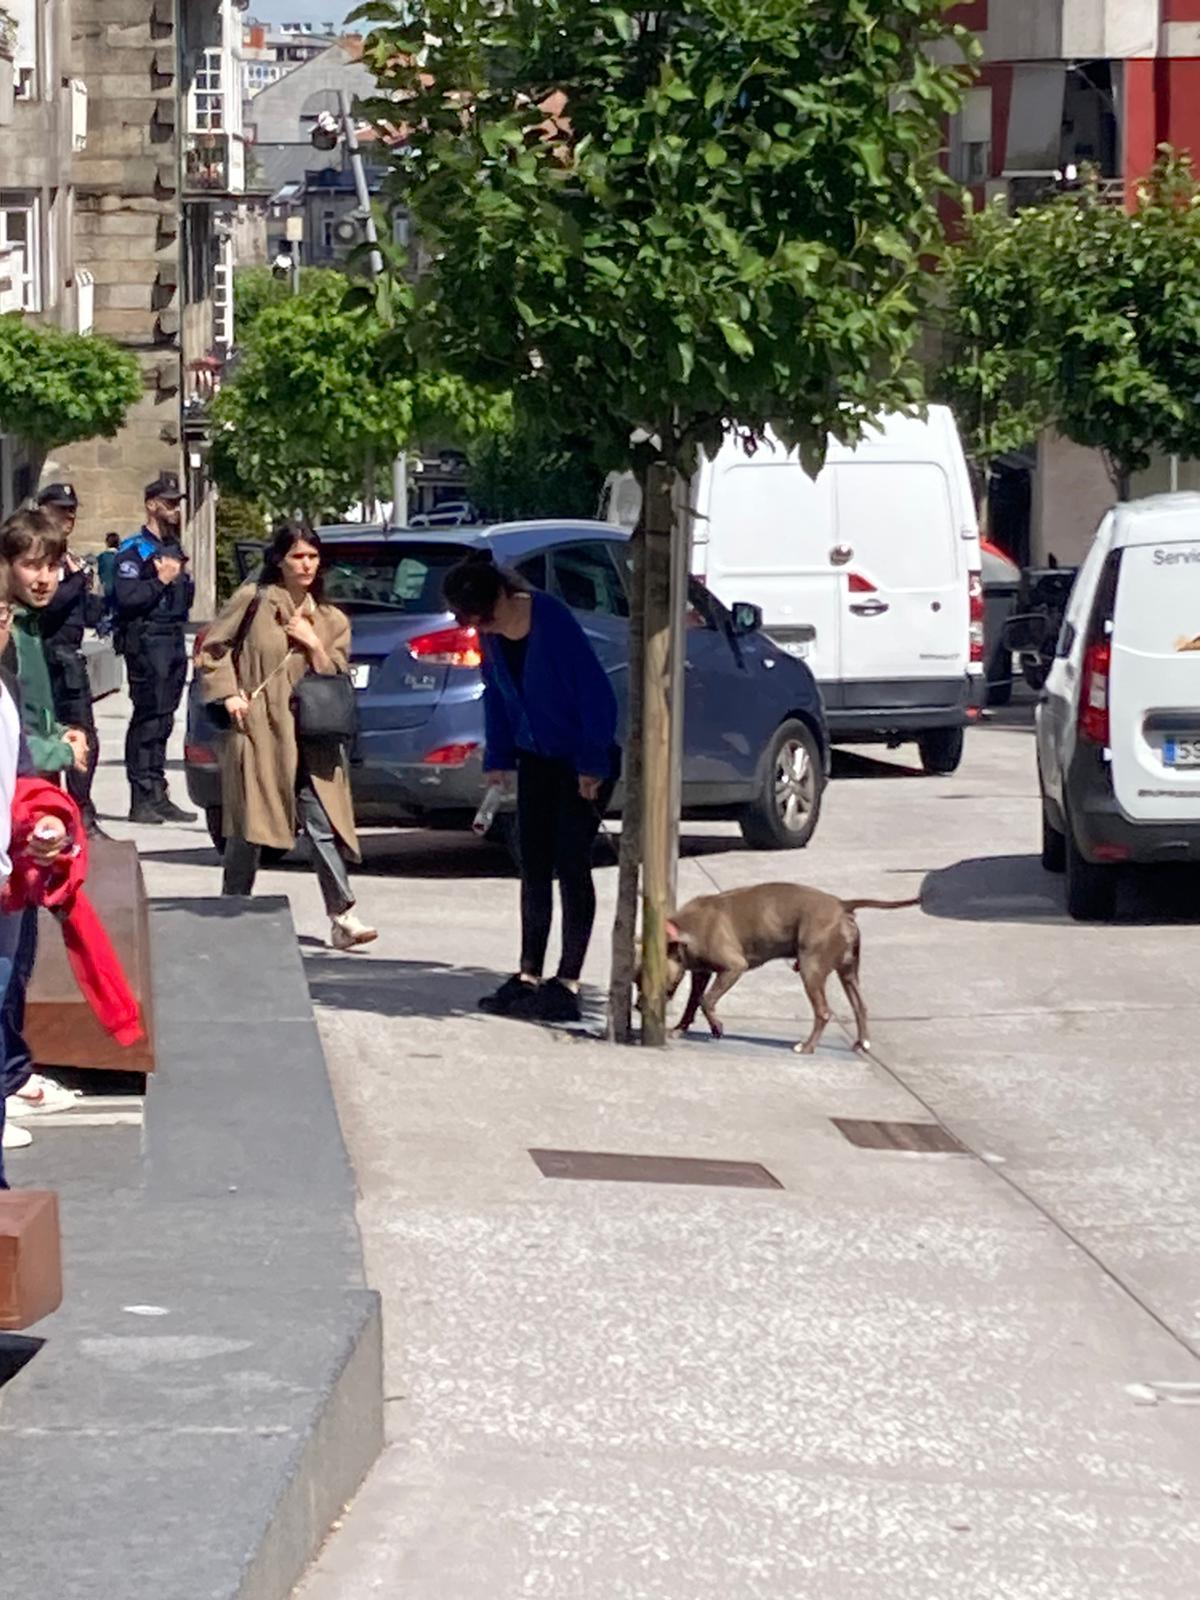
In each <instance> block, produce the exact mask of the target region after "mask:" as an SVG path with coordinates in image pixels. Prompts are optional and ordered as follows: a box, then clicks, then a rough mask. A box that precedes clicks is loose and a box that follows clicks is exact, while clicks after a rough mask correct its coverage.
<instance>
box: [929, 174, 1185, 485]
mask: <svg viewBox="0 0 1200 1600" xmlns="http://www.w3.org/2000/svg"><path fill="white" fill-rule="evenodd" d="M948 282H949V285H950V295H949V301H948V307H947V326H948V330H949V334H950V340H951V349H952V351H953V352H954V354H953V356H952V359H951V361H950V363H949V364H948V366H947V368H946V369H945V371H944V372H943V374H942V379H941V382H942V392H943V393H944V394H945V395H946V397H947V398H948V399H949V400H950V402H951V403H952V404H953V405H954V406H955V409H956V411H957V412H958V415H959V419H960V422H963V423H965V425H966V427H967V429H968V432H969V434H970V435H971V436H972V437H973V439H974V445H975V448H976V450H977V452H978V453H979V454H980V455H981V456H983V455H992V454H996V453H998V451H999V450H1002V449H1006V448H1011V447H1012V445H1013V443H1015V442H1025V441H1027V440H1028V439H1029V438H1031V437H1034V436H1035V435H1036V434H1037V433H1038V432H1039V431H1040V430H1041V428H1042V427H1044V426H1046V425H1053V426H1054V427H1055V428H1056V429H1057V430H1058V431H1059V433H1061V434H1063V435H1065V437H1067V438H1068V439H1072V440H1074V442H1075V443H1076V444H1079V445H1083V446H1085V447H1087V448H1089V449H1095V450H1100V451H1102V452H1103V454H1104V456H1105V458H1106V460H1107V461H1108V464H1109V470H1110V474H1111V476H1112V479H1113V484H1114V487H1115V489H1116V490H1117V492H1118V494H1121V495H1124V494H1125V493H1127V489H1128V482H1129V479H1130V477H1131V476H1132V474H1133V473H1135V472H1138V471H1143V470H1145V468H1146V467H1147V466H1149V464H1150V461H1151V459H1152V457H1153V456H1154V455H1155V454H1158V453H1166V454H1178V455H1181V456H1196V455H1200V185H1198V184H1197V181H1196V178H1195V176H1194V174H1193V172H1192V168H1191V164H1190V161H1189V160H1188V159H1187V158H1185V157H1181V156H1179V155H1176V154H1175V153H1174V152H1172V151H1171V150H1169V149H1167V148H1165V147H1164V148H1163V149H1162V150H1161V151H1160V155H1159V160H1158V162H1157V164H1156V166H1155V168H1154V171H1153V172H1152V174H1151V175H1150V177H1149V178H1148V179H1147V180H1146V182H1145V183H1144V184H1143V185H1142V187H1141V189H1140V190H1139V193H1138V195H1137V199H1136V204H1135V206H1134V209H1133V210H1132V211H1126V210H1125V209H1124V207H1122V206H1113V205H1110V204H1108V203H1106V202H1105V200H1104V199H1103V198H1102V195H1101V191H1100V188H1099V185H1098V184H1097V182H1096V181H1095V179H1094V178H1091V177H1089V176H1087V175H1085V178H1084V181H1083V183H1082V185H1081V187H1080V188H1079V189H1078V190H1076V191H1070V192H1067V193H1063V194H1059V195H1057V196H1056V197H1055V198H1053V199H1051V200H1049V201H1047V202H1046V203H1045V204H1044V205H1040V206H1031V207H1028V208H1027V209H1025V210H1023V211H1021V212H1019V213H1018V214H1017V215H1016V216H1011V217H1010V216H1009V215H1008V214H1007V213H1006V212H1005V211H1004V210H1003V209H1002V208H1001V207H999V206H996V207H992V208H989V210H987V211H985V212H981V213H980V214H979V215H978V216H975V217H969V218H968V219H967V222H966V227H965V234H964V237H963V240H962V242H961V243H960V244H958V245H956V246H955V247H954V248H953V249H952V250H951V251H950V253H949V258H948ZM980 419H982V422H981V421H980ZM1018 436H1022V437H1018Z"/></svg>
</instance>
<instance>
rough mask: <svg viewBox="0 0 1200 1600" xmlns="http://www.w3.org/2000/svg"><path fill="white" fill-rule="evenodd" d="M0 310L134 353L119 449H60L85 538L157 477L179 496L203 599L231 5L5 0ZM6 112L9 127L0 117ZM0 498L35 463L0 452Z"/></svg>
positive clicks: (117, 521)
mask: <svg viewBox="0 0 1200 1600" xmlns="http://www.w3.org/2000/svg"><path fill="white" fill-rule="evenodd" d="M13 5H15V6H16V7H17V10H16V13H15V16H16V28H15V34H16V46H15V48H14V49H13V52H12V78H13V92H12V93H11V95H9V96H5V94H4V93H3V89H4V77H5V74H4V73H3V66H2V63H0V308H3V309H12V310H19V311H21V312H23V313H24V314H26V315H29V316H36V317H41V318H47V319H49V320H52V321H55V322H57V323H59V324H61V325H64V326H67V327H74V328H77V329H80V330H83V331H87V330H89V329H94V330H95V331H96V332H97V333H100V334H104V335H106V336H107V337H109V338H111V339H113V340H115V341H116V342H118V343H119V344H122V345H124V346H125V348H126V349H128V350H129V351H130V352H131V353H132V354H133V355H134V356H135V357H136V359H137V361H138V363H139V365H140V367H141V370H142V377H143V384H144V387H143V393H142V397H141V399H140V401H139V402H138V403H137V404H136V405H135V406H134V408H133V410H132V411H131V413H130V415H129V417H128V419H127V422H126V425H125V427H124V428H123V430H122V432H121V433H120V435H119V436H118V437H117V438H115V439H95V440H89V441H85V442H83V443H80V444H74V445H70V446H66V447H63V448H61V449H58V450H55V451H54V453H53V456H52V459H51V460H50V461H49V462H47V463H45V464H44V466H43V469H42V476H43V478H45V477H47V476H50V475H53V476H54V477H59V478H69V479H70V480H71V481H73V482H74V483H75V484H76V486H77V487H78V489H79V493H80V498H81V501H82V503H83V512H84V514H83V517H82V518H81V523H80V539H81V542H82V543H84V544H85V545H86V544H88V543H92V542H99V540H100V539H102V537H103V535H104V533H105V532H106V531H107V530H108V529H112V528H115V529H117V530H120V531H129V530H131V529H133V528H135V527H136V526H137V524H138V522H139V520H140V516H141V490H142V488H143V486H144V485H145V484H146V483H147V482H149V481H150V479H152V478H153V477H155V476H156V475H157V473H158V472H160V471H161V470H162V469H164V468H170V469H172V470H175V471H178V472H179V473H180V474H181V475H183V476H184V478H185V481H186V483H187V486H188V493H189V507H188V526H187V529H186V542H187V544H188V547H189V550H190V552H191V555H192V560H193V565H194V570H195V575H196V580H197V589H198V594H199V597H200V601H199V603H200V606H201V607H204V606H205V605H206V604H208V603H210V602H211V595H212V589H213V579H214V515H215V496H214V493H213V490H212V486H211V480H210V476H209V472H208V455H209V447H210V443H211V423H210V420H209V411H210V406H211V401H212V398H213V395H214V394H215V392H216V390H217V388H218V387H219V384H220V376H221V369H222V366H223V363H224V360H225V357H226V356H227V355H228V352H229V347H230V343H231V338H232V331H231V327H230V317H231V303H230V300H231V292H232V246H231V237H232V234H233V232H234V230H235V227H236V224H237V220H238V213H239V210H240V209H241V208H242V207H243V205H244V194H245V190H246V150H245V138H244V134H243V130H242V73H241V59H240V53H241V39H242V11H241V7H240V6H239V5H238V4H237V0H0V7H3V9H4V10H6V11H7V10H8V8H9V7H10V6H13ZM6 118H7V121H6V120H5V119H6ZM0 451H2V452H3V453H0V496H2V497H3V500H4V503H5V504H6V505H11V504H12V503H13V502H14V500H16V499H20V498H21V497H23V496H24V495H25V494H27V493H29V492H31V490H32V489H33V488H35V487H36V484H35V483H33V482H32V481H29V479H30V470H31V464H30V463H29V462H27V461H23V460H22V458H21V456H20V451H19V447H18V446H17V445H16V443H15V442H14V441H11V440H10V441H7V442H6V443H4V444H2V445H0Z"/></svg>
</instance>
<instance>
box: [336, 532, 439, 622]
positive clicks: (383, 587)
mask: <svg viewBox="0 0 1200 1600" xmlns="http://www.w3.org/2000/svg"><path fill="white" fill-rule="evenodd" d="M466 554H467V546H466V545H461V544H441V543H435V542H433V541H429V542H417V541H415V540H414V541H413V542H411V543H410V542H409V541H408V540H404V541H403V543H402V542H401V541H400V540H398V539H397V540H395V541H389V542H388V543H386V544H384V543H378V544H368V543H364V544H327V545H326V546H325V596H326V598H327V599H328V600H329V601H331V602H332V604H333V605H335V606H341V607H342V609H343V610H345V611H349V612H355V611H398V612H400V613H401V614H403V615H409V616H430V615H436V614H437V613H438V612H439V611H445V609H446V605H445V601H444V600H443V599H442V585H443V583H444V582H445V580H446V574H447V573H448V572H449V571H450V568H451V567H453V566H455V565H457V563H458V562H460V561H461V560H462V558H463V557H464V556H465V555H466Z"/></svg>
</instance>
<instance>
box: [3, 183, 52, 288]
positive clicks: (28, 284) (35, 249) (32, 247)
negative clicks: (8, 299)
mask: <svg viewBox="0 0 1200 1600" xmlns="http://www.w3.org/2000/svg"><path fill="white" fill-rule="evenodd" d="M18 214H20V215H23V216H24V217H25V219H26V222H25V238H24V239H21V240H17V241H14V240H13V239H12V237H11V223H10V218H11V217H13V216H16V215H18ZM14 245H15V247H16V248H19V249H20V251H21V254H22V262H21V269H20V272H19V274H18V276H19V278H20V282H21V299H22V302H23V305H22V309H23V310H25V311H41V310H42V309H43V303H44V294H43V284H42V201H41V196H40V195H36V194H22V193H20V191H16V190H0V250H8V249H10V248H12V247H14Z"/></svg>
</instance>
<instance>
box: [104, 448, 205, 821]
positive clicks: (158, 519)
mask: <svg viewBox="0 0 1200 1600" xmlns="http://www.w3.org/2000/svg"><path fill="white" fill-rule="evenodd" d="M184 498H185V496H184V493H183V490H182V489H181V488H180V487H179V479H178V478H177V477H176V476H175V474H174V473H173V472H163V473H160V474H159V476H158V477H157V478H155V480H154V482H153V483H149V484H147V485H146V522H145V526H144V527H143V528H142V531H141V532H140V533H137V534H135V535H134V536H133V538H132V539H126V540H125V543H124V544H123V545H122V546H121V548H120V549H119V550H118V552H117V576H116V584H115V588H114V599H115V602H116V617H117V625H116V632H117V643H118V646H119V648H120V650H121V652H122V654H123V655H124V657H125V666H126V669H127V671H128V674H129V695H130V698H131V699H132V701H133V716H132V717H131V718H130V722H129V732H128V734H127V735H126V738H125V771H126V773H127V774H128V777H129V789H130V797H131V806H130V811H129V820H130V821H131V822H148V823H161V822H194V821H195V818H196V813H195V812H194V811H184V810H183V809H182V807H180V806H177V805H175V804H173V803H172V801H171V800H170V798H169V797H168V795H167V773H166V763H167V741H168V739H170V737H171V728H172V725H173V723H174V720H175V712H176V711H177V709H178V707H179V701H180V699H181V698H182V695H183V686H184V682H185V681H186V679H187V650H186V648H185V645H184V639H183V629H184V624H185V622H186V621H187V616H188V612H189V611H190V610H191V606H192V597H193V595H194V593H195V585H194V583H193V582H192V579H191V576H190V575H189V573H188V571H187V557H186V556H185V555H184V553H183V546H182V544H181V542H180V523H181V521H182V518H183V502H184Z"/></svg>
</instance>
